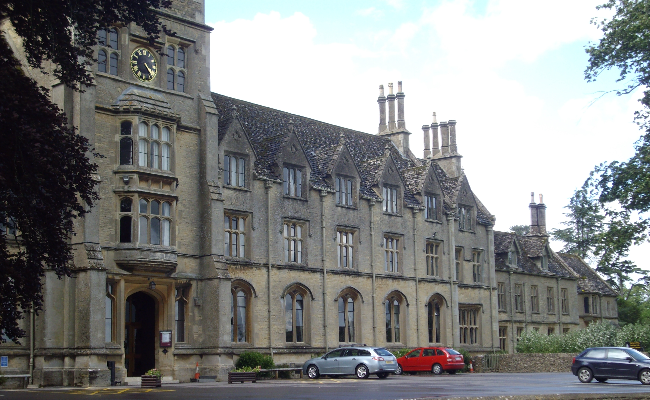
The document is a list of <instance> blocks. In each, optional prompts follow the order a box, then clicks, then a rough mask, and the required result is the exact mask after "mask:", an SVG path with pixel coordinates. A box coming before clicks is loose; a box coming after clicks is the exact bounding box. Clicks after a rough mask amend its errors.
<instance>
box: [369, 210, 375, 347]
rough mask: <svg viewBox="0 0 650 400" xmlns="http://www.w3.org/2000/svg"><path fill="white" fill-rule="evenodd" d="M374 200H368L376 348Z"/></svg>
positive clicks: (373, 325) (373, 340)
mask: <svg viewBox="0 0 650 400" xmlns="http://www.w3.org/2000/svg"><path fill="white" fill-rule="evenodd" d="M375 204H376V203H375V200H370V203H369V206H370V269H371V271H372V345H373V346H377V313H376V310H375V308H376V306H375V301H376V298H375V291H376V288H375V280H376V272H375V224H374V223H373V222H374V220H375V212H374V211H375Z"/></svg>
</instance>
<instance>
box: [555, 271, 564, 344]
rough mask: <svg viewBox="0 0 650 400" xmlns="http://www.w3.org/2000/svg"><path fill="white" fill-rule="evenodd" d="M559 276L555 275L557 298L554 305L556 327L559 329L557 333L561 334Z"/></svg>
mask: <svg viewBox="0 0 650 400" xmlns="http://www.w3.org/2000/svg"><path fill="white" fill-rule="evenodd" d="M560 279H561V278H560V277H557V278H556V280H557V294H556V296H555V298H556V300H557V303H556V304H557V306H556V307H555V312H556V315H557V328H558V329H559V331H558V334H562V328H563V326H562V300H561V299H560V291H561V289H560Z"/></svg>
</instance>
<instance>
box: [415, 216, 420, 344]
mask: <svg viewBox="0 0 650 400" xmlns="http://www.w3.org/2000/svg"><path fill="white" fill-rule="evenodd" d="M419 211H420V210H418V209H417V208H414V209H413V269H414V272H415V345H416V346H419V345H420V301H419V299H420V295H419V294H418V288H419V286H420V284H419V278H418V266H417V261H416V260H417V254H418V253H417V241H416V238H417V236H416V233H417V215H418V212H419Z"/></svg>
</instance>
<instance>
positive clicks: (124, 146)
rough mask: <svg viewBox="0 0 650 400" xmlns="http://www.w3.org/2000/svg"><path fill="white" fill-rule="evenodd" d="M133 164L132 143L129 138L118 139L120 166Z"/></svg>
mask: <svg viewBox="0 0 650 400" xmlns="http://www.w3.org/2000/svg"><path fill="white" fill-rule="evenodd" d="M132 164H133V141H132V140H131V138H130V137H123V138H122V139H120V165H132Z"/></svg>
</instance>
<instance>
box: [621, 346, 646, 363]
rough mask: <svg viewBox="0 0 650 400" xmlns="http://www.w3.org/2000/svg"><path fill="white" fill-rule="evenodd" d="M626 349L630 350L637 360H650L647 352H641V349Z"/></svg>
mask: <svg viewBox="0 0 650 400" xmlns="http://www.w3.org/2000/svg"><path fill="white" fill-rule="evenodd" d="M625 351H627V352H628V353H629V354H630V355H631V356H632V357H634V359H635V360H637V361H646V360H650V359H649V358H648V356H646V355H645V354H643V353H641V352H639V351H636V350H634V349H625Z"/></svg>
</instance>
